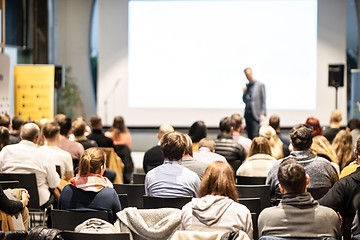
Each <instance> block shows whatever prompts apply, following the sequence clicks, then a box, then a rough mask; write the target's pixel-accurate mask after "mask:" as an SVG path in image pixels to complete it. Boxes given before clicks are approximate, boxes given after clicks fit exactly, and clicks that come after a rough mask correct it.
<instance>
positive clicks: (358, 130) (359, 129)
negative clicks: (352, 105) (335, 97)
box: [346, 118, 360, 148]
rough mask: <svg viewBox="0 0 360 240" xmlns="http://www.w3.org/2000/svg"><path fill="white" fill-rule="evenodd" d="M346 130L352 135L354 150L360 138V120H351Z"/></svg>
mask: <svg viewBox="0 0 360 240" xmlns="http://www.w3.org/2000/svg"><path fill="white" fill-rule="evenodd" d="M346 130H347V131H349V132H350V133H351V136H352V141H353V148H355V145H356V140H357V139H358V138H359V136H360V120H359V119H356V118H353V119H350V120H349V122H348V124H347V126H346Z"/></svg>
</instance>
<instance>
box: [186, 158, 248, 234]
mask: <svg viewBox="0 0 360 240" xmlns="http://www.w3.org/2000/svg"><path fill="white" fill-rule="evenodd" d="M237 197H238V193H237V190H236V188H235V181H234V172H233V170H232V167H231V166H230V165H229V164H228V163H227V162H213V163H211V164H210V165H209V166H208V167H207V169H206V171H205V174H204V178H203V180H202V181H201V185H200V190H199V198H193V199H192V201H191V202H189V203H188V204H186V205H185V206H184V207H183V208H182V214H181V229H182V230H188V231H204V232H209V231H220V232H230V231H240V230H242V231H244V232H245V233H246V234H247V235H248V236H249V238H250V239H252V237H253V226H252V221H251V214H250V211H249V209H247V208H246V207H245V206H244V205H242V204H239V203H237Z"/></svg>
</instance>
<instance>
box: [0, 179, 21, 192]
mask: <svg viewBox="0 0 360 240" xmlns="http://www.w3.org/2000/svg"><path fill="white" fill-rule="evenodd" d="M0 186H1V188H2V189H3V190H5V189H8V188H19V187H20V183H19V181H0Z"/></svg>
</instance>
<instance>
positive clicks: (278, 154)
mask: <svg viewBox="0 0 360 240" xmlns="http://www.w3.org/2000/svg"><path fill="white" fill-rule="evenodd" d="M259 135H260V137H263V138H266V139H267V140H269V144H270V148H271V153H272V156H273V157H274V158H276V159H280V158H283V157H284V153H283V143H282V142H281V140H280V138H279V136H278V135H277V134H276V132H275V130H274V128H272V127H270V126H262V127H261V128H260V130H259Z"/></svg>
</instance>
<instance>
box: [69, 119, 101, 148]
mask: <svg viewBox="0 0 360 240" xmlns="http://www.w3.org/2000/svg"><path fill="white" fill-rule="evenodd" d="M85 130H86V123H85V121H84V120H82V119H77V120H75V121H74V122H73V123H72V128H71V132H72V133H73V134H74V137H75V141H76V142H78V143H80V144H81V145H83V147H84V149H85V150H86V149H88V148H91V147H97V146H98V145H97V144H96V142H95V141H94V140H91V139H88V138H87V137H86V136H85Z"/></svg>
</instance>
